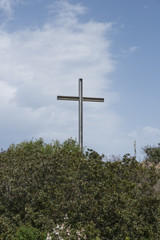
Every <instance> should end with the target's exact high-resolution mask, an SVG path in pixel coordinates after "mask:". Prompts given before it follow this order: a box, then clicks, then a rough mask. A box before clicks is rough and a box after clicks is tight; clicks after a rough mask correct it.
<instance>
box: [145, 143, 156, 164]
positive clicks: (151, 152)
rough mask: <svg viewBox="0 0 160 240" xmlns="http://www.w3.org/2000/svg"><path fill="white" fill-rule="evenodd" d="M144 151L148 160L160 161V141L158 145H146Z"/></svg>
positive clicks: (152, 161)
mask: <svg viewBox="0 0 160 240" xmlns="http://www.w3.org/2000/svg"><path fill="white" fill-rule="evenodd" d="M143 151H144V153H145V155H146V156H145V159H146V161H149V162H151V163H154V164H158V163H160V143H158V146H153V147H152V146H146V147H144V148H143Z"/></svg>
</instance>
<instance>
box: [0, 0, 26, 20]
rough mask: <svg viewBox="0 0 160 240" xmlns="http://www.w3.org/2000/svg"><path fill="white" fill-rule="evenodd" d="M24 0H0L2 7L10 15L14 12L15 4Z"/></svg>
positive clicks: (0, 6) (0, 7)
mask: <svg viewBox="0 0 160 240" xmlns="http://www.w3.org/2000/svg"><path fill="white" fill-rule="evenodd" d="M22 1H23V0H0V9H1V10H2V11H3V12H4V13H5V14H6V15H7V16H8V17H11V16H12V14H13V7H14V5H16V4H18V3H20V2H22Z"/></svg>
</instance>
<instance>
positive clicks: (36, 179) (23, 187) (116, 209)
mask: <svg viewBox="0 0 160 240" xmlns="http://www.w3.org/2000/svg"><path fill="white" fill-rule="evenodd" d="M0 179H1V183H0V239H1V240H11V239H16V240H21V239H23V240H28V239H30V240H38V239H39V240H44V239H45V237H44V234H45V236H46V232H50V233H53V227H54V226H55V224H57V223H59V224H62V223H63V221H64V216H65V215H66V214H67V215H68V226H70V227H71V228H72V230H73V232H74V231H76V229H80V228H83V229H85V234H86V237H87V239H88V240H91V239H94V240H95V239H101V240H103V239H106V240H107V239H108V240H111V239H114V240H120V239H124V240H132V239H134V240H136V239H137V240H139V239H142V240H143V239H144V240H156V239H157V240H158V239H160V232H159V229H160V199H159V197H158V196H157V195H156V192H155V190H154V186H155V184H156V182H157V180H158V174H157V173H156V170H155V168H154V167H150V168H146V167H144V166H143V165H142V164H141V163H139V162H137V161H136V160H135V158H133V157H131V156H129V155H126V156H124V157H123V159H122V160H120V161H114V162H112V161H107V162H105V161H104V160H103V159H102V156H100V155H99V154H98V153H96V152H95V151H93V150H87V151H84V152H83V153H82V152H81V150H80V148H79V145H78V144H77V143H76V142H75V141H74V140H72V139H69V140H68V141H65V142H64V143H63V144H60V143H59V142H55V143H51V144H45V143H44V142H43V140H42V139H40V140H37V141H30V142H23V143H21V144H18V145H11V146H10V147H9V148H8V150H7V151H4V152H1V153H0ZM73 239H74V240H75V238H73Z"/></svg>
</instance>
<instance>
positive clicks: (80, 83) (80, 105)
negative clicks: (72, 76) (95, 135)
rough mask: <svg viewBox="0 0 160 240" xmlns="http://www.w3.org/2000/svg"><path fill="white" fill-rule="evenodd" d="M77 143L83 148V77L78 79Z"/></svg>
mask: <svg viewBox="0 0 160 240" xmlns="http://www.w3.org/2000/svg"><path fill="white" fill-rule="evenodd" d="M79 145H80V148H83V79H82V78H80V79H79Z"/></svg>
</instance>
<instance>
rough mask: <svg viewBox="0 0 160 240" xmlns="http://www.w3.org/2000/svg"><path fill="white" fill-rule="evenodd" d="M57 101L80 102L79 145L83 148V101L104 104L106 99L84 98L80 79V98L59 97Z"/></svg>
mask: <svg viewBox="0 0 160 240" xmlns="http://www.w3.org/2000/svg"><path fill="white" fill-rule="evenodd" d="M57 100H69V101H79V145H80V148H83V101H85V102H104V98H92V97H83V79H82V78H80V79H79V97H72V96H57Z"/></svg>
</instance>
